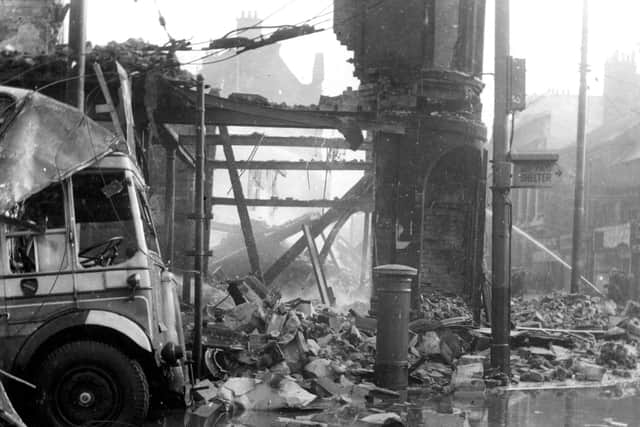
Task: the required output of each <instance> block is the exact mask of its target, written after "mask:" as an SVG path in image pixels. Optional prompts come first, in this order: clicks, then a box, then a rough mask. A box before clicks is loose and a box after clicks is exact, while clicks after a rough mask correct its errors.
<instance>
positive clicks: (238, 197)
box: [213, 126, 262, 280]
mask: <svg viewBox="0 0 640 427" xmlns="http://www.w3.org/2000/svg"><path fill="white" fill-rule="evenodd" d="M218 129H220V136H221V137H222V141H223V145H222V147H223V149H224V155H225V157H226V163H227V170H228V171H229V180H230V181H231V187H232V188H233V195H234V198H235V202H236V207H237V209H238V217H239V218H240V225H241V226H242V234H243V235H244V244H245V246H246V248H247V255H248V257H249V264H250V265H251V272H252V274H254V275H256V276H257V277H258V278H259V279H260V280H262V269H261V268H260V258H259V256H258V246H257V245H256V240H255V238H254V236H253V228H252V226H251V218H250V217H249V211H248V209H247V203H246V200H245V198H244V192H243V191H242V183H241V182H240V176H239V175H238V169H237V168H236V164H235V162H236V159H235V156H234V154H233V147H232V146H231V144H230V143H229V132H228V130H227V127H226V126H218ZM213 203H214V204H215V203H216V202H215V198H214V200H213Z"/></svg>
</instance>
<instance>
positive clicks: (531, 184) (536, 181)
mask: <svg viewBox="0 0 640 427" xmlns="http://www.w3.org/2000/svg"><path fill="white" fill-rule="evenodd" d="M509 157H510V160H511V163H513V176H512V178H513V179H512V183H511V188H550V187H552V186H553V183H554V182H555V181H556V180H557V179H558V178H559V177H560V176H561V175H562V171H561V170H560V168H559V167H558V165H557V163H556V162H557V161H558V157H559V156H558V154H556V153H512V154H510V155H509Z"/></svg>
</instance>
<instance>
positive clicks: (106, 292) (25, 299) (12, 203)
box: [0, 86, 184, 426]
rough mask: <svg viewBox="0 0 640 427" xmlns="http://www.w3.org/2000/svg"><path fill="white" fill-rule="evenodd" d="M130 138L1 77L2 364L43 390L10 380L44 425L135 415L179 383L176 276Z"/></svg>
mask: <svg viewBox="0 0 640 427" xmlns="http://www.w3.org/2000/svg"><path fill="white" fill-rule="evenodd" d="M121 142H122V141H119V140H118V139H117V137H115V136H114V135H113V134H112V133H111V132H110V131H108V130H107V129H106V128H104V127H102V126H100V125H98V124H97V123H95V122H93V121H92V120H90V119H89V118H87V117H86V115H84V114H82V113H81V112H80V111H78V110H76V109H75V108H72V107H70V106H68V105H66V104H63V103H61V102H58V101H55V100H53V99H51V98H48V97H46V96H43V95H41V94H39V93H36V92H32V91H27V90H21V89H14V88H8V87H2V86H0V369H3V370H6V371H9V372H11V373H12V374H14V375H16V376H18V377H21V378H23V379H25V380H27V381H29V382H31V383H33V384H34V385H35V386H36V391H35V393H33V392H32V394H30V395H28V396H29V397H28V398H25V397H24V396H25V395H24V393H26V392H28V390H27V389H24V388H23V386H21V385H20V384H14V383H9V382H5V384H8V385H9V386H10V389H11V390H12V391H13V394H12V393H10V394H12V395H21V396H20V399H16V400H15V401H14V403H16V406H17V407H18V410H19V411H20V408H22V409H23V411H22V412H21V415H23V416H25V418H27V419H33V418H34V417H33V415H34V414H35V415H36V416H37V420H38V425H54V426H80V425H89V424H91V422H92V421H98V420H99V421H100V422H107V423H108V424H111V422H113V424H114V425H140V424H142V422H143V420H144V419H145V417H146V415H147V411H148V409H149V405H150V402H151V399H152V398H153V399H154V400H163V399H166V398H167V394H168V393H170V392H175V393H181V392H182V391H183V387H184V375H183V370H182V359H183V353H184V352H183V348H184V338H183V336H182V331H181V320H180V311H179V305H178V301H177V296H176V292H175V283H174V280H173V277H172V275H171V274H170V273H169V272H168V271H167V270H166V268H165V266H164V264H163V263H162V260H161V258H160V251H159V248H158V240H157V236H156V232H155V229H154V225H153V221H152V218H151V213H150V210H149V206H148V203H147V199H146V195H145V183H144V180H143V178H142V176H141V174H140V171H139V169H138V167H137V166H136V164H135V162H134V161H133V160H132V158H131V157H130V156H128V155H127V154H124V153H121V152H118V150H117V148H118V144H119V143H121ZM25 402H28V403H25ZM34 406H35V409H36V411H33V408H34Z"/></svg>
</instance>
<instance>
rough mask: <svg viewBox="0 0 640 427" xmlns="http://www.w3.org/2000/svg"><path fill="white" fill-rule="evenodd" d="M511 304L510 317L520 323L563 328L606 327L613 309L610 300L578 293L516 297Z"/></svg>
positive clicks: (520, 324)
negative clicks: (540, 296) (537, 297)
mask: <svg viewBox="0 0 640 427" xmlns="http://www.w3.org/2000/svg"><path fill="white" fill-rule="evenodd" d="M511 306H512V309H511V312H512V315H511V319H512V321H513V322H514V323H516V324H517V325H519V326H533V327H539V328H562V329H606V328H607V327H608V325H609V316H611V315H613V314H615V308H616V306H615V303H613V302H612V301H606V300H602V299H601V298H600V297H595V296H588V295H580V294H569V295H561V294H553V295H550V296H544V297H542V298H539V299H529V300H526V299H523V298H515V299H514V300H513V301H512V305H511Z"/></svg>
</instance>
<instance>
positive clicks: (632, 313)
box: [187, 276, 640, 425]
mask: <svg viewBox="0 0 640 427" xmlns="http://www.w3.org/2000/svg"><path fill="white" fill-rule="evenodd" d="M208 301H209V304H208V305H207V307H206V314H207V316H205V317H206V319H205V322H206V324H205V325H204V326H205V327H204V330H203V345H204V347H205V348H206V353H205V363H206V366H207V379H206V380H205V381H206V382H205V383H204V385H202V384H200V385H199V386H201V387H202V388H204V389H206V390H208V391H207V392H205V393H203V397H201V399H202V400H203V401H204V402H209V403H208V404H209V405H210V404H211V402H218V404H216V405H214V406H215V407H216V408H229V407H234V406H235V407H242V408H245V409H274V410H275V409H285V408H294V409H297V410H317V411H319V413H317V414H314V415H309V416H305V418H304V419H303V420H302V421H305V422H308V423H311V424H312V425H316V424H318V423H320V424H328V425H332V424H336V425H339V424H340V423H339V422H336V420H337V419H341V420H344V419H350V420H362V419H366V417H370V416H373V415H376V416H378V415H379V418H381V419H382V418H385V417H387V418H385V419H384V420H383V421H385V420H386V421H389V420H390V421H389V422H391V421H393V420H394V419H396V417H399V419H402V420H404V419H406V417H407V416H408V414H409V412H411V411H410V408H409V407H407V406H406V405H405V406H403V405H402V404H400V403H399V402H398V396H399V395H398V393H396V392H395V391H392V390H386V389H382V388H379V387H377V386H375V385H374V384H373V382H374V364H375V349H376V336H375V334H376V323H377V321H376V319H375V318H370V317H367V316H366V315H365V313H364V311H365V310H364V309H363V307H360V306H358V308H357V309H350V310H342V311H341V312H338V311H336V310H335V309H334V308H333V307H329V306H325V305H322V304H320V303H318V302H317V301H311V300H308V299H302V298H294V299H290V300H287V301H285V300H284V299H283V298H282V297H281V295H280V294H279V293H278V292H275V291H272V290H267V288H265V287H264V285H263V284H262V283H261V282H260V281H259V280H257V279H256V278H255V277H251V276H249V277H248V278H245V279H243V280H232V281H226V282H221V283H220V284H218V285H216V286H215V287H213V288H212V290H211V291H210V292H209V293H208ZM512 310H513V316H512V319H513V325H512V331H511V347H512V352H511V363H512V374H513V375H512V378H510V379H507V378H502V377H500V376H496V375H494V373H493V372H492V371H491V369H490V367H489V365H490V364H489V357H490V356H489V353H490V345H491V330H490V328H488V327H477V326H474V325H472V322H471V312H470V310H469V308H468V307H467V305H466V304H465V302H464V300H462V299H461V298H459V297H456V296H449V295H446V294H442V293H433V294H429V295H423V296H422V310H421V311H420V312H419V313H413V315H412V318H413V319H414V320H412V321H411V322H410V324H409V329H410V330H409V348H408V349H407V351H408V353H407V360H408V364H409V368H408V373H409V385H410V390H411V389H412V388H416V389H419V391H420V394H421V395H422V396H424V395H425V394H426V395H435V394H439V395H442V394H448V393H455V392H458V391H462V392H467V391H471V392H482V391H484V390H485V387H487V386H493V385H508V384H509V383H512V384H513V383H518V382H533V383H540V382H547V381H565V380H577V381H602V380H603V377H604V375H605V374H606V373H607V372H609V373H612V374H613V375H616V376H619V377H630V376H632V372H633V371H632V370H634V369H635V368H636V367H637V358H638V353H637V343H638V342H640V317H639V316H640V305H638V304H629V305H628V306H627V307H625V309H624V310H622V311H620V310H619V309H618V307H616V305H615V304H614V303H612V302H611V301H607V300H604V299H600V298H597V297H588V296H583V295H554V296H553V297H543V298H540V299H529V300H525V299H522V298H517V299H514V300H513V301H512ZM192 328H193V325H192V324H191V328H190V329H192ZM187 336H188V335H187ZM199 386H196V389H198V387H199ZM381 399H382V400H381ZM389 399H391V400H389ZM394 405H395V406H394ZM389 407H393V410H392V411H391V412H380V411H382V410H383V409H381V408H384V411H386V410H387V409H388V408H389ZM389 414H392V415H389ZM344 417H347V418H344ZM376 419H377V418H376ZM294 421H295V422H298V421H301V419H298V418H296V419H295V420H293V421H292V419H288V418H286V417H285V418H283V419H282V422H283V423H284V424H283V425H288V424H287V423H292V422H294ZM303 424H304V423H303Z"/></svg>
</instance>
